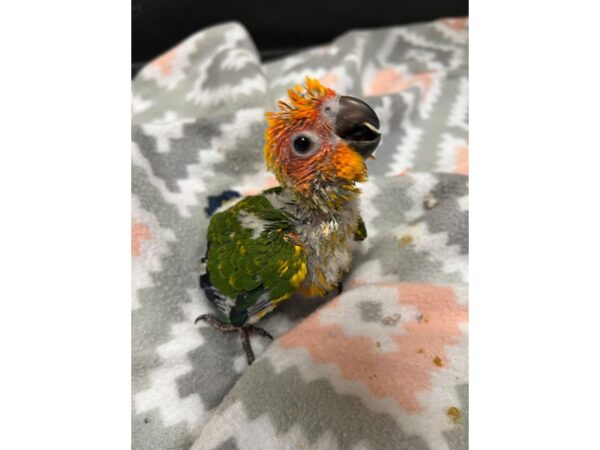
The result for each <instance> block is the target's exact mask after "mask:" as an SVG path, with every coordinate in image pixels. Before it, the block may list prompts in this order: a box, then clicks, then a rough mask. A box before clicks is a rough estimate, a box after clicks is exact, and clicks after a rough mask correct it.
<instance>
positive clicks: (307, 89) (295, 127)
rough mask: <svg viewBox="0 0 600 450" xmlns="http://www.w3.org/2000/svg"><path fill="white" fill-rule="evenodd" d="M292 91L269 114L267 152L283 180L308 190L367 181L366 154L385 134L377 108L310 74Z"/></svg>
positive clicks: (300, 190)
mask: <svg viewBox="0 0 600 450" xmlns="http://www.w3.org/2000/svg"><path fill="white" fill-rule="evenodd" d="M288 96H289V100H288V101H279V102H278V106H279V111H277V112H268V113H267V114H266V117H267V122H268V128H267V130H266V132H265V147H264V155H265V160H266V163H267V168H268V169H269V170H271V171H273V172H274V173H275V176H276V177H277V179H278V181H279V182H280V183H281V184H282V185H283V186H285V187H291V188H293V189H294V190H295V191H296V192H298V193H299V194H301V195H304V196H310V195H311V194H312V193H313V192H314V190H315V189H317V188H327V187H328V186H331V185H341V186H347V187H350V188H352V187H353V186H354V184H355V182H362V181H365V180H366V179H367V167H366V164H365V160H366V159H367V158H369V157H371V156H372V154H373V152H374V151H375V148H376V147H377V145H378V144H379V141H380V139H381V136H380V134H379V119H378V118H377V115H376V114H375V111H373V109H372V108H371V107H370V106H369V105H367V104H366V103H365V102H363V101H362V100H359V99H357V98H354V97H348V96H339V95H337V94H336V93H335V92H334V91H333V90H332V89H329V88H327V87H325V86H323V85H322V84H321V83H319V81H318V80H316V79H312V78H308V77H307V78H306V85H305V86H300V85H298V86H296V87H295V88H294V89H290V90H288Z"/></svg>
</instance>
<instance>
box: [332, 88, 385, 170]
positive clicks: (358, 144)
mask: <svg viewBox="0 0 600 450" xmlns="http://www.w3.org/2000/svg"><path fill="white" fill-rule="evenodd" d="M335 134H337V135H338V136H339V137H341V138H342V139H344V140H345V141H346V142H347V143H348V145H350V146H351V147H353V148H354V149H355V150H356V151H357V152H359V153H360V154H361V155H362V157H363V158H365V159H366V158H368V157H370V156H371V155H372V153H373V152H374V151H375V149H376V148H377V146H378V145H379V141H380V140H381V134H380V133H379V118H378V117H377V114H375V111H373V108H371V107H370V106H369V105H367V104H366V103H365V102H363V101H362V100H359V99H357V98H354V97H348V96H345V95H344V96H341V97H340V98H339V103H338V113H337V117H336V119H335Z"/></svg>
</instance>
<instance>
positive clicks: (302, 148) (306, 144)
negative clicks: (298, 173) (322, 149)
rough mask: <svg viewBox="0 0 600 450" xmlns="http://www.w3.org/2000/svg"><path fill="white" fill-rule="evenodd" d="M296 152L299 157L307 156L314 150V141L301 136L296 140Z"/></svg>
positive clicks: (294, 143)
mask: <svg viewBox="0 0 600 450" xmlns="http://www.w3.org/2000/svg"><path fill="white" fill-rule="evenodd" d="M293 145H294V150H295V151H296V153H298V154H299V155H306V154H307V153H308V152H309V151H310V150H311V149H312V146H313V145H312V141H311V139H310V138H309V137H307V136H304V135H300V136H296V137H295V138H294V142H293Z"/></svg>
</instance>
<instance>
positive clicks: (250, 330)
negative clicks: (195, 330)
mask: <svg viewBox="0 0 600 450" xmlns="http://www.w3.org/2000/svg"><path fill="white" fill-rule="evenodd" d="M201 320H202V321H203V322H206V323H207V324H208V325H210V326H211V327H213V328H214V329H216V330H219V331H222V332H224V333H227V332H231V331H239V333H240V339H241V340H242V348H243V349H244V353H245V354H246V360H247V361H248V365H251V364H252V363H253V362H254V359H255V357H254V352H253V351H252V346H251V345H250V335H251V334H258V335H259V336H263V337H268V338H269V339H271V340H273V336H271V334H270V333H269V332H267V331H266V330H264V329H263V328H259V327H255V326H254V325H246V326H243V327H236V326H235V325H231V324H230V323H224V322H221V321H220V320H219V319H217V318H216V317H215V316H214V315H212V314H202V315H201V316H198V318H196V321H195V322H194V323H195V324H196V323H198V322H199V321H201Z"/></svg>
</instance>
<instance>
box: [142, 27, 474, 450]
mask: <svg viewBox="0 0 600 450" xmlns="http://www.w3.org/2000/svg"><path fill="white" fill-rule="evenodd" d="M467 27H468V23H467V20H466V19H444V20H438V21H435V22H431V23H424V24H416V25H410V26H401V27H392V28H384V29H373V30H358V31H351V32H348V33H346V34H344V35H342V36H340V37H339V38H338V39H336V40H335V41H333V42H332V43H331V44H329V45H325V46H321V47H317V48H312V49H309V50H306V51H303V52H300V53H297V54H293V55H291V56H289V57H286V58H284V59H281V60H279V61H275V62H270V63H267V64H263V63H261V61H260V58H259V54H258V52H257V50H256V48H255V46H254V44H253V42H252V39H251V37H250V36H249V35H248V33H247V31H246V30H245V29H244V27H243V26H241V25H240V24H237V23H227V24H223V25H219V26H215V27H212V28H209V29H205V30H202V31H200V32H199V33H197V34H195V35H193V36H191V37H190V38H188V39H187V40H185V41H184V42H182V43H181V44H180V45H178V46H177V47H175V48H174V49H172V50H170V51H169V52H167V53H165V54H163V55H162V56H160V57H159V58H157V59H156V60H155V61H153V62H151V63H150V64H148V65H147V66H146V67H144V68H143V70H142V71H141V72H140V73H139V74H138V76H137V77H136V78H135V80H134V82H133V94H132V100H133V102H132V103H133V105H132V110H133V115H132V121H133V131H132V141H133V142H132V183H133V185H132V190H133V198H132V215H133V217H132V249H131V251H132V279H133V283H132V297H133V302H132V374H133V379H132V397H133V398H132V445H133V448H134V449H186V450H187V449H189V448H193V449H194V450H200V449H377V450H381V449H388V448H389V449H431V450H442V449H465V448H466V447H467V434H468V395H467V392H468V371H467V361H468V360H467V342H468V341H467V331H468V330H467V315H468V309H467V308H468V306H467V305H468V303H467V282H468V280H467V262H468V261H467V254H468V235H467V231H468V201H467V198H468V197H467V194H468V192H467V188H468V178H467V172H468V132H467V120H468V111H467V106H468V97H467V95H468V93H467V88H468V65H467V63H468V60H467V51H468V48H467V44H468V41H467ZM306 75H310V76H313V77H317V78H319V79H320V80H321V81H322V82H323V83H325V84H326V85H328V86H330V87H332V88H333V89H335V90H336V91H337V92H338V93H340V94H347V95H353V96H356V97H359V98H362V99H364V100H365V101H367V102H368V103H369V104H370V105H371V106H372V107H373V108H374V109H375V110H376V112H377V114H378V116H379V118H380V120H381V129H382V132H383V140H382V143H381V144H380V147H379V148H378V150H377V151H376V156H377V160H376V161H372V160H370V161H369V163H368V167H369V180H368V182H366V183H365V184H364V185H363V195H362V200H361V210H362V211H361V213H362V217H363V218H364V220H365V223H366V227H367V230H368V234H369V236H368V238H367V239H366V240H365V241H363V242H361V243H360V244H358V245H357V247H356V250H355V254H354V264H353V269H352V271H351V273H350V274H349V276H348V277H347V279H346V280H345V282H344V285H343V292H342V293H341V294H340V295H337V296H330V297H328V298H318V299H306V298H301V297H293V298H292V299H290V300H288V301H286V302H285V303H283V304H282V305H281V306H280V307H279V308H278V309H276V310H275V311H274V312H273V313H271V314H269V315H268V316H266V317H265V318H264V319H263V320H262V321H261V323H260V325H261V326H263V327H264V328H265V329H267V330H268V331H270V332H271V333H272V334H273V335H274V336H275V340H274V341H273V342H271V341H269V340H267V339H264V338H261V337H253V338H252V343H253V348H254V350H255V352H256V355H257V360H256V362H255V363H254V364H253V365H252V366H250V367H247V365H246V361H245V357H244V355H243V353H242V348H241V345H240V341H239V336H238V335H237V334H235V333H234V334H223V333H219V332H217V331H215V330H213V329H212V328H210V327H208V326H206V325H204V324H198V325H196V326H195V325H194V319H195V318H196V317H197V316H198V315H199V314H202V313H207V312H214V311H213V308H212V307H211V305H210V304H209V303H208V301H207V300H206V299H205V297H204V295H203V293H202V292H201V291H200V289H199V286H198V275H199V272H200V265H201V262H200V260H201V257H202V256H203V255H204V253H205V250H206V241H205V237H206V230H207V224H208V213H209V212H210V211H211V207H210V205H211V204H212V205H213V206H214V204H215V203H217V202H218V199H219V198H222V197H223V193H224V192H226V191H234V192H237V193H239V194H241V195H250V194H254V193H257V192H259V191H261V190H263V189H266V188H269V187H272V186H274V185H275V184H276V183H275V179H274V178H273V176H271V175H270V174H268V173H267V172H266V170H265V167H264V162H263V158H262V143H263V132H264V128H265V120H264V112H265V111H268V110H273V109H274V108H275V103H276V100H277V99H279V98H281V97H283V96H284V95H285V91H286V89H287V88H289V87H291V86H293V85H294V84H296V83H301V82H302V81H303V79H304V77H305V76H306Z"/></svg>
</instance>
